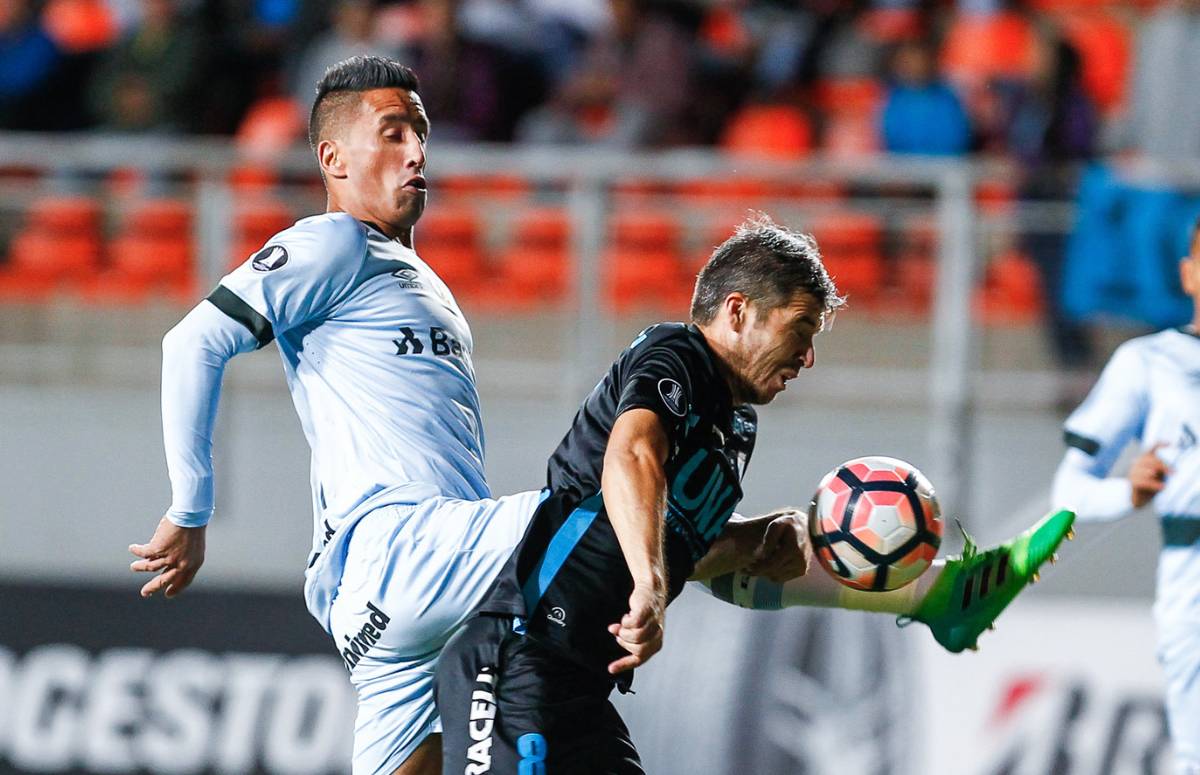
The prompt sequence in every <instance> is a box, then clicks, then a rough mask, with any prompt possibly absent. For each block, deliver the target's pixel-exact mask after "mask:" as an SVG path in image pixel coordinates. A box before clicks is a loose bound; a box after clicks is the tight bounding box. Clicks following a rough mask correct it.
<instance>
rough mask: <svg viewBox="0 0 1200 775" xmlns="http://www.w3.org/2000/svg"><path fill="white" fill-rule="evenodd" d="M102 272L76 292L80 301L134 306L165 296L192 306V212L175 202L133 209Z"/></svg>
mask: <svg viewBox="0 0 1200 775" xmlns="http://www.w3.org/2000/svg"><path fill="white" fill-rule="evenodd" d="M108 259H109V260H108V268H107V269H106V270H105V271H103V272H101V273H99V274H98V275H97V276H96V277H95V278H93V280H92V281H91V282H89V283H87V284H85V285H84V286H83V287H82V288H81V293H82V296H83V298H84V299H85V300H87V301H91V302H98V303H118V304H137V303H141V302H144V301H146V300H148V299H150V298H153V297H159V296H166V297H168V298H171V299H173V300H176V301H185V300H193V299H194V297H195V294H196V292H197V288H198V284H197V278H196V271H195V261H194V256H193V250H192V208H191V206H190V204H189V203H188V202H185V201H181V200H176V199H149V200H145V201H142V202H138V203H136V204H133V205H132V206H131V207H130V209H129V212H128V213H127V214H126V216H125V218H124V223H123V224H122V226H121V229H120V231H119V233H118V234H117V235H116V236H115V237H114V238H113V239H112V241H110V242H109V244H108Z"/></svg>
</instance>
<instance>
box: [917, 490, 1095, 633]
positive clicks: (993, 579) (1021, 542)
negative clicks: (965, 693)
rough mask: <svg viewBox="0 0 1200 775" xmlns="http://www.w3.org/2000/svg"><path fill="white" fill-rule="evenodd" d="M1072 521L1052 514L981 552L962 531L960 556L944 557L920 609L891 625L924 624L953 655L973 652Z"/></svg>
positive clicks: (1058, 513)
mask: <svg viewBox="0 0 1200 775" xmlns="http://www.w3.org/2000/svg"><path fill="white" fill-rule="evenodd" d="M1074 522H1075V514H1074V513H1073V512H1070V511H1055V512H1052V513H1050V514H1047V515H1046V516H1045V517H1042V519H1041V520H1039V521H1038V522H1037V524H1035V525H1034V526H1033V527H1031V528H1029V529H1028V530H1026V531H1025V532H1023V533H1021V534H1020V535H1018V536H1017V537H1015V538H1013V539H1011V540H1009V541H1005V542H1004V543H1002V544H1000V545H998V546H995V547H992V548H991V549H987V550H986V551H983V552H980V551H979V550H978V549H977V548H976V546H975V541H974V540H972V538H971V536H969V535H967V532H966V531H965V530H964V531H963V537H964V538H965V539H966V545H965V546H963V551H962V554H960V555H957V556H952V557H947V558H946V565H945V567H944V568H942V573H941V575H940V576H939V577H938V579H937V581H935V582H934V584H933V586H932V587H930V589H929V592H928V593H926V595H925V598H924V600H922V601H921V605H920V606H919V607H918V608H917V610H916V611H915V612H914V613H913V614H911V615H909V616H901V617H898V618H897V619H896V623H897V624H898V625H900V626H901V627H904V626H906V625H908V624H911V623H912V622H921V623H922V624H925V625H927V626H928V627H929V629H930V631H931V632H932V633H933V637H934V638H935V639H936V640H937V642H938V643H940V644H942V646H943V647H944V648H945V649H946V650H947V651H950V652H953V653H956V654H957V653H958V652H960V651H962V650H963V649H971V650H976V649H978V640H979V636H980V634H982V633H983V631H984V630H988V629H994V628H995V627H994V623H995V621H996V617H997V616H999V615H1000V613H1001V612H1002V611H1003V610H1004V609H1005V608H1007V607H1008V604H1009V603H1011V602H1012V601H1013V600H1014V599H1015V598H1016V596H1017V595H1018V594H1019V593H1020V592H1021V590H1022V589H1024V588H1025V587H1026V585H1028V584H1032V583H1035V582H1037V580H1038V579H1039V578H1040V576H1039V575H1038V571H1039V569H1040V568H1041V567H1042V565H1043V564H1044V563H1046V562H1047V561H1050V562H1053V560H1054V559H1055V551H1056V550H1057V549H1058V547H1059V544H1061V543H1062V542H1063V539H1070V538H1071V537H1072V535H1073V532H1072V530H1071V526H1072V525H1073V524H1074ZM959 528H960V529H961V528H962V526H961V525H959Z"/></svg>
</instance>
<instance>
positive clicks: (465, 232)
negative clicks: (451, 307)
mask: <svg viewBox="0 0 1200 775" xmlns="http://www.w3.org/2000/svg"><path fill="white" fill-rule="evenodd" d="M417 236H418V239H419V240H420V245H421V258H423V259H424V260H425V261H427V262H428V263H429V265H430V266H432V267H433V269H434V271H435V272H437V273H438V276H439V277H441V278H442V279H443V280H444V281H445V282H446V284H447V285H449V286H450V288H451V290H452V291H453V292H454V294H455V295H456V296H460V295H462V296H466V295H470V294H471V293H472V292H473V291H474V290H475V289H476V287H477V286H478V285H479V284H480V282H481V281H482V280H483V279H484V274H485V272H486V270H487V261H486V259H485V258H484V253H483V249H482V246H481V242H480V224H479V218H478V217H477V216H476V214H475V213H474V212H473V211H471V210H467V209H459V208H453V207H440V208H435V209H432V210H430V211H429V212H428V213H426V214H425V216H424V217H423V218H422V219H421V223H420V225H419V226H418V227H417Z"/></svg>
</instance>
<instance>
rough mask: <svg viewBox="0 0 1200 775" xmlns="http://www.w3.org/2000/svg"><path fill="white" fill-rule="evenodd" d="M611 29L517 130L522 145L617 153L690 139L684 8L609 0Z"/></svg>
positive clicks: (692, 61) (689, 57)
mask: <svg viewBox="0 0 1200 775" xmlns="http://www.w3.org/2000/svg"><path fill="white" fill-rule="evenodd" d="M609 8H610V12H611V15H612V25H611V27H610V29H609V30H608V32H607V34H604V35H600V36H597V37H596V38H595V39H593V40H592V42H591V43H590V45H589V46H588V48H587V51H586V52H585V53H584V55H583V57H582V59H581V61H580V63H579V66H578V68H577V69H576V70H575V71H574V72H572V73H570V74H569V75H568V76H567V77H566V78H564V79H563V81H562V82H561V83H560V84H559V87H558V89H557V90H556V92H555V94H554V95H553V96H552V97H551V99H550V101H549V102H548V103H547V104H546V105H545V106H543V107H542V108H541V109H539V110H537V111H534V112H533V113H532V114H530V115H529V116H528V117H527V119H526V120H525V121H524V122H522V124H521V125H520V127H519V128H518V133H517V134H518V139H521V140H523V141H526V142H552V143H580V142H601V143H605V144H608V145H613V146H616V147H619V148H635V147H645V146H658V145H666V144H673V143H674V144H678V143H681V142H682V143H686V142H689V141H692V138H691V137H690V135H689V134H688V128H687V126H686V122H685V121H684V117H685V116H686V115H687V110H688V108H689V106H690V105H691V103H692V102H693V101H694V100H695V99H697V97H698V95H697V94H696V92H695V83H694V78H693V75H694V73H695V72H696V70H697V64H698V63H697V47H696V43H695V34H696V29H695V27H696V25H697V24H698V23H699V21H700V19H701V18H702V14H701V13H700V11H698V10H697V9H695V8H692V7H690V6H688V5H686V4H685V3H682V2H678V3H671V2H663V1H660V2H653V1H652V0H611V2H610V3H609Z"/></svg>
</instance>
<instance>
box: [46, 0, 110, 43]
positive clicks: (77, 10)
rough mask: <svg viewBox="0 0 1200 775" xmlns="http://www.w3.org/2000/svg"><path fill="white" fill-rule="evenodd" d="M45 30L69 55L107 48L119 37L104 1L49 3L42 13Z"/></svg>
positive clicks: (53, 0) (54, 1)
mask: <svg viewBox="0 0 1200 775" xmlns="http://www.w3.org/2000/svg"><path fill="white" fill-rule="evenodd" d="M42 26H43V28H44V29H45V30H46V34H47V35H49V36H50V38H51V40H53V41H54V42H55V44H57V46H58V48H59V49H61V50H62V51H64V52H66V53H68V54H84V53H87V52H91V51H99V50H100V49H105V48H108V47H109V46H111V45H113V44H114V43H115V42H116V40H117V34H118V29H117V20H116V19H115V18H113V12H112V7H111V4H110V3H107V2H105V0H50V2H48V3H46V6H45V8H43V9H42Z"/></svg>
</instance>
